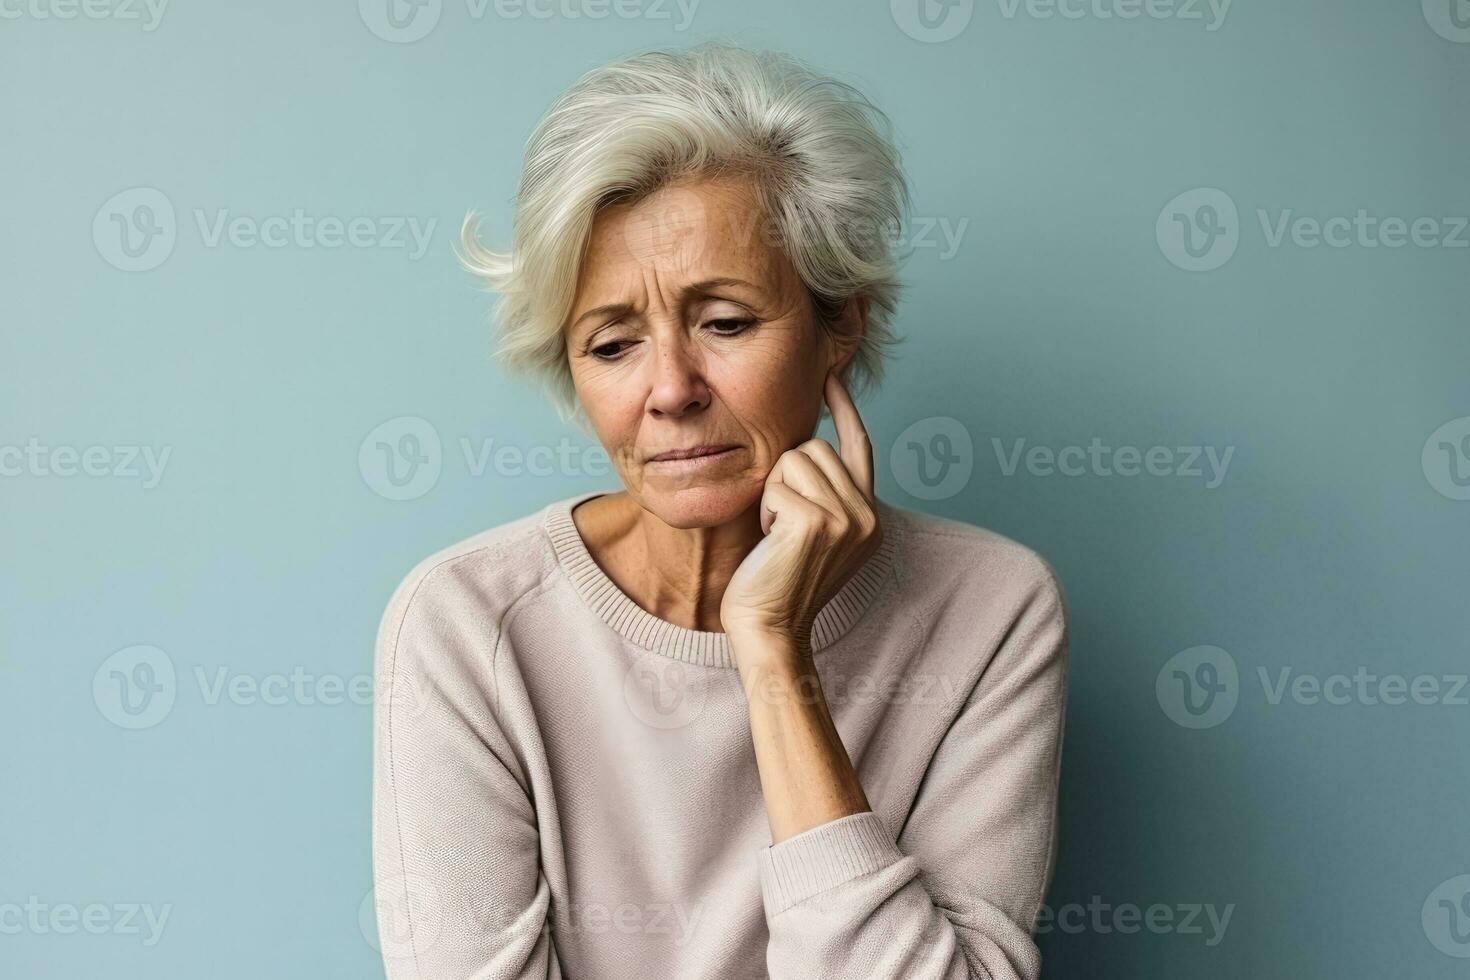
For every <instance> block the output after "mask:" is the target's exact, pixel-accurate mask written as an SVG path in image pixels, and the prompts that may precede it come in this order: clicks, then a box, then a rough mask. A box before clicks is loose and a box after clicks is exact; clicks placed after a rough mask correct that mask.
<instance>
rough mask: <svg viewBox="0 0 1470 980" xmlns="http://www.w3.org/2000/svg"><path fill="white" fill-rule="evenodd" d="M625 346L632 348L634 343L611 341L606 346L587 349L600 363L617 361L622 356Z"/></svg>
mask: <svg viewBox="0 0 1470 980" xmlns="http://www.w3.org/2000/svg"><path fill="white" fill-rule="evenodd" d="M624 345H628V346H631V345H632V341H628V340H610V341H608V342H607V343H605V344H598V345H597V346H596V347H589V348H588V349H587V353H589V354H591V355H592V356H593V357H595V358H597V359H598V360H600V361H616V360H617V359H618V358H619V357H620V356H622V353H623V349H624Z"/></svg>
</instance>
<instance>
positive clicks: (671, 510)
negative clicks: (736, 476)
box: [640, 480, 763, 530]
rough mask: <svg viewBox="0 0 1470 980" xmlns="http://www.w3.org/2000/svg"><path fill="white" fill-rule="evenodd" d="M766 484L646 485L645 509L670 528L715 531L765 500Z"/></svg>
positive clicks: (734, 482)
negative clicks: (762, 490)
mask: <svg viewBox="0 0 1470 980" xmlns="http://www.w3.org/2000/svg"><path fill="white" fill-rule="evenodd" d="M762 485H763V484H762V483H756V484H754V485H752V484H750V483H747V482H744V481H735V480H730V481H722V482H711V483H698V484H693V485H691V486H684V487H676V486H668V487H663V486H658V485H657V483H645V484H644V485H643V493H642V494H641V497H642V500H641V501H640V503H641V504H642V505H643V507H644V508H645V509H646V510H648V511H650V512H652V513H653V514H654V516H656V517H657V518H658V519H659V520H661V521H663V522H664V523H665V524H667V525H669V526H670V527H677V528H682V529H686V530H687V529H689V528H695V527H715V526H717V525H720V524H728V523H729V522H731V521H733V520H736V519H737V518H739V517H740V515H741V514H744V513H745V512H746V511H747V510H749V509H750V508H751V507H753V506H755V505H756V504H757V503H758V502H759V501H760V499H761V487H762Z"/></svg>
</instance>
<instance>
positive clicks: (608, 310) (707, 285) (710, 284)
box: [567, 276, 760, 333]
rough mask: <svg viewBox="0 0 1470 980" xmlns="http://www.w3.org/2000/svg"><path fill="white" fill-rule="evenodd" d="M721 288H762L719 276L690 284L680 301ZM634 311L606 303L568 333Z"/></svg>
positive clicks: (577, 322)
mask: <svg viewBox="0 0 1470 980" xmlns="http://www.w3.org/2000/svg"><path fill="white" fill-rule="evenodd" d="M721 286H744V287H746V288H747V289H759V288H760V287H758V286H756V285H755V284H754V283H750V282H746V281H745V280H744V279H736V278H733V277H731V276H719V277H717V278H714V279H701V280H700V281H699V282H693V283H690V284H689V285H687V286H685V287H684V288H683V289H681V290H680V291H679V299H680V301H681V302H682V301H684V300H685V299H687V298H688V297H690V296H698V295H700V294H703V293H708V292H709V291H710V290H711V289H718V288H719V287H721ZM632 309H633V306H632V304H631V303H605V304H603V305H602V306H594V307H593V308H592V309H590V310H588V311H587V312H585V313H583V314H582V315H581V316H579V317H577V318H576V319H575V320H573V321H572V325H571V326H570V327H568V328H567V333H571V332H572V331H573V330H575V329H576V328H577V326H578V324H580V323H581V322H582V321H583V320H586V319H589V318H591V317H598V316H604V315H607V314H616V315H618V316H623V315H624V314H627V313H629V312H631V311H632Z"/></svg>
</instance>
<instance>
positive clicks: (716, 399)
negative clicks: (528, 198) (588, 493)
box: [566, 179, 854, 528]
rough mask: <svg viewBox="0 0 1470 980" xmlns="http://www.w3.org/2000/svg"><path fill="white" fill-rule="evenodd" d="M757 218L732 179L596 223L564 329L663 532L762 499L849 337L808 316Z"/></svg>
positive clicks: (845, 355) (595, 415)
mask: <svg viewBox="0 0 1470 980" xmlns="http://www.w3.org/2000/svg"><path fill="white" fill-rule="evenodd" d="M764 227H766V225H765V223H764V221H763V219H761V218H760V216H759V215H758V213H757V198H756V195H755V192H754V189H753V188H752V187H751V186H750V185H749V184H748V183H747V182H745V181H742V180H736V179H722V180H705V181H698V182H692V183H685V184H680V185H674V186H671V187H667V188H664V189H663V190H661V191H659V192H657V193H655V194H652V195H650V196H649V197H646V198H644V199H642V200H641V201H638V202H636V203H634V204H619V205H613V206H609V207H607V208H604V209H603V210H602V211H600V212H599V213H598V216H597V218H596V220H595V222H594V225H593V229H592V237H591V241H590V243H589V247H588V251H587V253H586V258H585V259H584V261H583V264H582V272H581V276H580V278H579V280H578V284H577V294H576V298H575V301H574V303H573V306H572V314H571V317H570V319H569V321H568V326H567V328H566V331H567V333H566V337H567V357H568V360H569V362H570V366H571V371H572V380H573V383H574V384H575V386H576V390H577V395H578V397H579V398H580V400H581V403H582V407H583V409H584V411H585V412H586V414H587V417H588V419H589V420H590V422H591V424H592V427H593V429H594V430H595V431H596V433H597V436H598V438H599V439H600V440H601V442H602V444H603V446H604V448H606V449H607V451H608V453H609V454H610V456H611V457H612V460H613V464H614V466H615V467H616V468H617V470H618V475H619V476H620V477H621V478H622V482H623V486H624V487H625V488H626V489H627V491H628V494H629V495H630V496H631V497H632V498H633V499H635V500H637V501H638V502H639V503H640V504H641V505H642V506H643V507H644V508H645V509H647V510H649V511H651V512H653V513H654V514H656V515H657V516H658V517H660V518H661V519H662V520H663V521H665V522H666V523H668V524H670V525H672V526H674V527H684V528H689V527H708V526H712V525H715V524H722V523H725V522H727V521H730V520H733V519H734V518H736V517H738V516H739V515H740V514H741V513H743V512H744V511H745V510H747V509H748V508H750V507H751V506H752V505H754V504H755V503H756V502H757V501H759V500H760V495H761V490H762V487H763V485H764V482H765V479H766V476H767V475H768V474H769V473H770V471H771V468H772V467H773V466H774V465H775V462H776V460H777V458H778V457H779V456H780V455H781V454H782V453H784V452H786V451H787V450H789V449H793V448H795V447H796V446H798V445H800V444H801V443H802V442H804V441H806V440H807V439H809V438H811V436H812V434H813V432H815V430H816V425H817V420H818V417H819V413H820V411H821V406H822V386H823V383H824V381H825V378H826V375H827V372H828V371H829V370H830V369H832V368H833V367H840V366H842V365H844V364H845V363H846V361H847V360H848V359H849V358H850V356H851V351H852V349H853V347H854V343H852V342H843V341H840V340H839V341H834V340H833V339H832V337H831V336H829V334H828V331H825V330H823V329H821V328H820V327H819V326H818V325H817V322H816V320H815V318H814V316H813V311H812V306H811V300H810V297H809V296H808V294H807V291H806V289H805V287H804V285H803V284H802V282H801V279H800V277H799V275H798V274H797V272H796V269H795V267H794V266H793V265H792V264H791V262H790V260H789V259H788V258H787V257H786V255H785V253H784V252H783V251H782V250H781V249H780V248H778V247H776V245H775V244H773V242H772V241H771V236H769V235H767V234H764V233H763V232H762V229H763V228H764ZM849 319H850V318H849V317H845V318H844V323H843V324H839V326H838V329H837V330H836V331H835V333H836V335H837V336H839V337H843V336H846V334H847V333H848V332H849V331H844V329H843V327H844V326H845V325H847V323H848V320H849ZM670 453H677V454H683V455H687V454H689V453H698V454H699V455H698V456H696V457H694V458H687V459H671V458H667V456H668V454H670ZM660 456H664V457H665V458H662V459H660V458H656V457H660Z"/></svg>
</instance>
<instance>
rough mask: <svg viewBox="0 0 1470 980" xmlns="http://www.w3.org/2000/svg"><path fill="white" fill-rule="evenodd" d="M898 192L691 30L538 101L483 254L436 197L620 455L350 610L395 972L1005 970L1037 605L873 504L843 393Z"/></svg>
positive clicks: (1034, 848)
mask: <svg viewBox="0 0 1470 980" xmlns="http://www.w3.org/2000/svg"><path fill="white" fill-rule="evenodd" d="M906 202H907V192H906V189H905V186H904V180H903V177H902V172H901V168H900V163H899V159H898V155H897V153H896V151H895V149H894V146H893V144H892V141H891V136H890V135H889V128H888V126H887V124H886V122H885V120H884V117H883V116H882V114H881V113H879V112H878V110H876V109H875V108H874V107H873V106H872V105H871V104H869V103H868V102H867V101H866V100H865V99H864V98H863V97H862V96H861V95H860V94H859V93H858V92H856V91H855V90H853V89H852V88H851V87H849V86H847V85H845V84H842V83H839V82H837V81H834V80H832V79H829V78H824V77H821V76H819V75H816V74H814V73H812V72H811V71H810V70H808V69H806V68H804V67H803V66H802V65H801V64H800V63H798V62H796V61H793V60H792V59H790V58H787V57H784V56H778V55H773V54H766V53H755V52H750V51H746V50H742V49H739V48H734V47H730V46H725V45H707V46H702V47H698V48H694V49H691V50H686V51H679V52H660V53H651V54H644V55H640V56H637V57H633V58H631V59H628V60H624V61H620V62H617V63H614V64H610V65H607V66H605V67H603V68H600V69H598V70H596V71H593V72H591V73H590V74H588V75H587V76H586V77H584V78H583V79H581V81H579V82H578V83H577V84H576V85H575V86H573V87H572V88H571V89H570V90H569V91H568V92H567V93H566V94H565V95H563V96H562V97H561V99H560V100H559V101H558V102H557V103H556V105H555V106H553V108H552V109H551V111H550V113H549V114H548V115H547V117H546V118H545V120H544V121H543V122H542V123H541V125H540V127H539V129H538V130H537V132H536V134H535V135H534V137H533V138H532V140H531V142H530V144H529V146H528V149H527V155H526V160H525V169H524V175H523V180H522V184H521V188H520V194H519V197H518V199H517V211H516V215H515V228H514V247H513V251H512V252H511V253H510V254H508V255H503V254H497V253H494V252H490V251H486V250H485V249H483V248H482V247H480V246H479V245H477V244H476V242H477V240H478V239H477V236H476V235H475V231H474V223H473V222H472V221H471V222H467V225H466V236H465V238H466V248H467V256H466V261H467V262H468V263H469V264H470V265H471V267H472V268H473V269H474V270H475V271H476V272H478V273H479V274H481V275H482V276H484V277H485V279H486V280H488V282H489V283H490V285H491V286H493V287H494V288H495V289H496V290H497V291H498V292H499V293H500V295H501V299H500V305H499V307H498V311H497V312H498V319H499V322H500V325H501V347H500V351H501V355H502V357H503V358H504V360H505V362H506V363H507V364H509V365H512V366H514V367H518V368H522V369H527V370H530V371H534V372H536V373H539V374H540V375H542V376H544V377H545V378H546V379H547V380H548V381H549V382H550V383H551V388H552V391H553V392H554V394H555V396H556V398H557V399H558V400H559V404H560V405H561V406H562V407H563V411H564V414H565V415H567V416H570V417H575V418H576V419H577V420H578V421H579V422H581V423H583V424H585V425H587V426H589V427H590V429H591V431H592V432H594V433H595V434H596V437H597V439H598V440H599V441H600V442H601V443H602V444H603V446H605V447H606V449H607V451H608V453H609V454H610V456H611V459H612V461H613V464H614V466H615V469H616V472H617V475H618V477H619V479H620V481H621V483H622V488H621V489H620V490H618V491H616V492H606V491H600V492H592V493H581V494H578V495H576V496H573V497H569V498H567V499H563V500H559V501H555V502H553V503H550V504H548V505H547V506H546V507H545V508H543V509H542V510H541V511H539V512H537V513H534V514H531V515H528V516H525V517H522V518H520V519H518V520H515V521H512V522H510V523H508V524H504V525H502V526H499V527H495V528H492V529H491V530H488V531H485V532H483V533H481V534H478V535H476V536H475V537H472V538H470V539H468V540H466V541H464V542H462V543H460V544H458V545H455V546H454V547H452V548H449V549H447V550H445V551H442V552H440V553H438V554H436V555H434V556H433V557H431V558H429V559H427V560H426V561H424V562H423V563H422V564H420V565H419V566H418V567H417V568H416V569H415V570H414V571H413V572H412V573H411V574H410V575H409V576H408V578H407V579H406V580H405V581H404V583H403V584H402V585H401V586H400V587H399V589H398V591H397V592H396V593H395V595H394V597H393V599H392V601H391V603H390V605H389V607H388V610H387V612H386V613H385V615H384V618H383V623H382V627H381V632H380V635H379V643H378V654H377V655H378V670H379V676H380V678H382V679H384V681H385V686H384V691H385V696H384V697H383V698H382V699H381V700H380V702H379V705H378V709H377V714H376V719H375V726H376V751H375V781H374V820H373V836H374V863H375V872H376V879H377V888H376V896H377V916H378V925H379V934H380V939H381V945H382V949H383V953H384V958H385V962H386V965H387V972H388V976H389V977H391V978H393V980H407V978H423V980H460V978H471V977H474V978H491V977H497V978H502V977H503V978H511V977H521V978H524V977H535V978H548V977H575V978H577V980H633V978H639V980H642V978H670V980H695V978H706V977H708V978H721V980H733V978H756V977H772V978H777V980H794V978H798V977H802V978H805V977H810V978H822V980H843V978H845V980H873V978H884V980H887V978H893V980H897V978H939V977H946V978H961V977H985V978H991V980H1011V978H1020V977H1026V978H1034V977H1036V976H1037V975H1038V973H1039V970H1040V964H1039V955H1038V952H1037V949H1036V946H1035V944H1034V943H1033V941H1032V938H1031V930H1032V927H1033V924H1034V922H1035V919H1036V916H1037V914H1038V911H1039V909H1040V906H1041V902H1042V899H1043V896H1044V894H1045V892H1046V888H1047V885H1048V882H1049V880H1050V876H1051V869H1052V863H1053V859H1054V853H1055V845H1056V820H1055V813H1056V790H1057V772H1058V761H1059V755H1060V749H1061V744H1062V717H1063V706H1064V700H1065V692H1066V660H1067V629H1066V614H1065V608H1064V600H1063V598H1062V594H1061V591H1060V589H1059V587H1058V585H1057V582H1056V579H1055V578H1054V576H1053V574H1052V572H1051V569H1050V568H1049V566H1048V565H1047V564H1046V563H1045V562H1044V561H1043V560H1042V559H1040V558H1039V557H1037V555H1036V554H1035V553H1033V552H1032V551H1030V550H1029V549H1027V548H1025V547H1023V546H1022V545H1020V544H1017V543H1015V542H1013V541H1011V540H1009V539H1007V538H1004V537H1002V536H1000V535H998V534H995V533H992V532H990V531H986V530H982V529H980V528H978V527H974V526H971V525H969V524H965V523H961V522H958V521H954V520H949V519H945V518H938V517H930V516H925V515H923V514H920V513H918V512H914V511H909V510H905V509H902V508H898V507H895V506H893V505H890V504H887V503H885V502H883V501H880V500H878V499H877V497H876V496H875V495H874V480H873V456H872V450H871V448H870V444H869V440H868V436H867V433H866V431H865V430H864V426H863V422H862V420H861V419H860V417H859V415H858V411H857V409H856V407H855V406H854V402H853V400H852V398H851V397H850V396H849V385H851V386H852V388H853V390H857V388H858V386H859V385H861V384H862V383H863V382H864V381H871V380H873V379H875V378H877V377H878V375H879V371H880V366H881V353H882V348H883V346H884V345H885V344H886V343H891V342H892V335H891V333H890V326H889V324H890V319H891V317H892V314H893V312H894V307H895V298H896V293H897V289H898V285H897V281H896V274H895V262H894V258H893V256H892V254H891V252H890V247H891V235H890V234H889V232H890V231H891V230H892V229H893V228H894V227H896V226H897V224H898V223H900V222H901V221H902V218H903V216H904V207H905V205H906ZM824 405H825V407H826V409H827V410H829V411H830V413H831V417H832V420H833V424H834V427H835V430H836V433H837V436H838V446H837V447H836V448H834V447H833V446H832V445H830V444H829V443H827V442H826V441H824V440H821V439H816V438H813V435H814V433H815V431H816V427H817V424H818V421H819V419H820V418H821V415H822V411H823V408H824Z"/></svg>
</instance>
